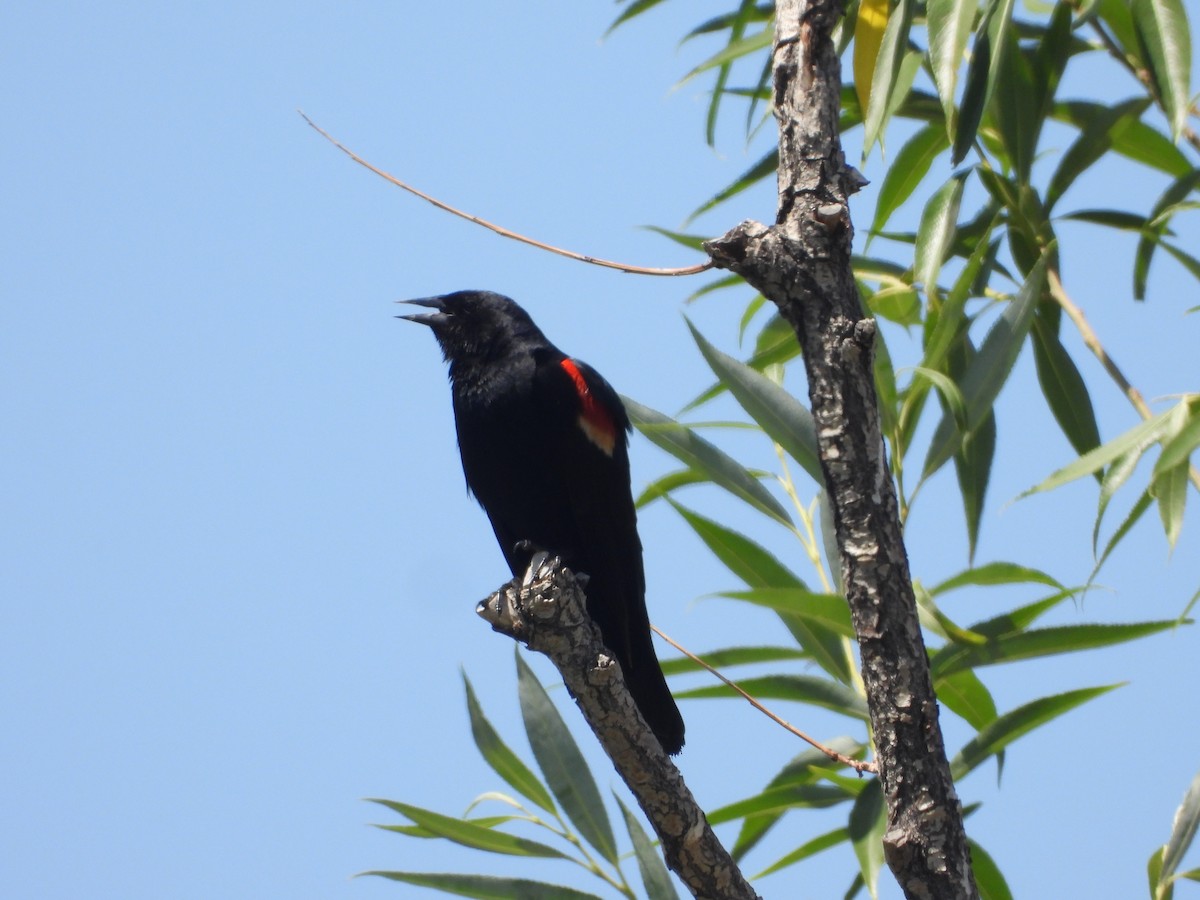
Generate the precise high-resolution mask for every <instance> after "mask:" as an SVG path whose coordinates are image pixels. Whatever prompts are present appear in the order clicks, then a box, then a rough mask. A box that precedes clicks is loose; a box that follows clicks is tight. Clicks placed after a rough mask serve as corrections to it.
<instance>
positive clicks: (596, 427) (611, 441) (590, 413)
mask: <svg viewBox="0 0 1200 900" xmlns="http://www.w3.org/2000/svg"><path fill="white" fill-rule="evenodd" d="M559 365H561V366H562V368H563V371H564V372H566V373H567V375H568V376H569V377H570V379H571V383H572V384H573V385H574V386H575V393H576V394H577V395H578V396H579V427H580V428H581V429H582V430H583V433H584V434H585V435H586V436H587V439H588V440H589V441H591V442H592V443H593V444H595V445H596V446H597V447H599V448H600V449H601V450H603V451H604V453H605V454H607V455H608V456H612V453H613V448H614V447H615V446H616V444H617V426H616V423H615V422H613V417H612V414H611V413H609V411H608V410H607V409H605V408H604V406H603V405H602V404H601V403H600V402H599V401H597V400H596V398H595V396H593V394H592V389H591V388H590V387H588V383H587V379H585V378H584V377H583V373H582V372H581V371H579V366H577V365H576V364H575V360H573V359H564V360H563V361H562V362H561V363H559Z"/></svg>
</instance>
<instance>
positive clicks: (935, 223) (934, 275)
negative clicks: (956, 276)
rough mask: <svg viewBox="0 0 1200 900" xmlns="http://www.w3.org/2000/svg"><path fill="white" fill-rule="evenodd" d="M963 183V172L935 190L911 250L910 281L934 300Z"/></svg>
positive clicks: (955, 223)
mask: <svg viewBox="0 0 1200 900" xmlns="http://www.w3.org/2000/svg"><path fill="white" fill-rule="evenodd" d="M965 181H966V174H965V173H961V172H960V173H959V174H957V175H955V176H954V177H953V178H951V179H950V180H949V181H947V182H946V183H945V184H943V185H942V186H941V187H940V188H938V190H937V192H936V193H935V194H934V195H933V196H932V197H930V198H929V202H928V203H926V204H925V209H924V210H923V211H922V212H921V223H920V225H919V226H918V227H917V245H916V248H915V249H914V254H915V255H914V261H913V281H914V282H915V283H917V284H920V285H921V286H922V287H923V288H924V290H925V295H926V296H927V297H930V298H935V299H936V297H937V295H938V286H937V280H938V273H940V272H941V270H942V263H943V262H945V259H946V254H947V253H948V252H949V251H950V245H951V243H952V242H953V240H954V229H955V227H956V226H957V225H958V210H959V206H960V204H961V203H962V195H963V184H964V183H965Z"/></svg>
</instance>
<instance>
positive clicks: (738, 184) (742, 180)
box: [686, 147, 779, 222]
mask: <svg viewBox="0 0 1200 900" xmlns="http://www.w3.org/2000/svg"><path fill="white" fill-rule="evenodd" d="M778 167H779V148H778V147H777V148H775V149H774V150H772V151H771V152H770V153H768V154H767V155H766V156H764V157H763V158H762V159H760V160H759V161H758V162H756V163H755V164H754V165H752V166H751V167H750V168H749V169H747V170H746V171H745V172H743V173H742V174H741V175H739V176H738V177H737V178H736V179H734V180H733V182H732V183H731V184H729V185H728V186H727V187H725V188H723V189H722V190H720V191H718V192H717V193H716V194H714V195H713V196H712V197H710V198H709V199H708V200H706V201H705V202H704V203H702V204H701V205H700V206H698V207H696V209H695V210H693V211H692V214H691V215H689V216H688V217H687V220H686V221H687V222H692V221H694V220H695V219H698V218H699V217H700V216H702V215H704V213H706V212H708V211H709V210H710V209H712V208H713V207H715V206H719V205H720V204H722V203H724V202H725V201H726V200H728V199H729V198H730V197H734V196H737V195H738V194H740V193H741V192H742V191H744V190H746V188H748V187H751V186H752V185H755V184H757V183H758V182H760V181H762V180H763V179H764V178H766V177H767V176H769V175H774V174H775V170H776V169H777V168H778Z"/></svg>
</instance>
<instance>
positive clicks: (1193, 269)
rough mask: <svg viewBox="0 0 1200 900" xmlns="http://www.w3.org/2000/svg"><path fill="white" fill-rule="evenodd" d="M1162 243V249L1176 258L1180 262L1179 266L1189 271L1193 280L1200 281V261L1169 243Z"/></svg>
mask: <svg viewBox="0 0 1200 900" xmlns="http://www.w3.org/2000/svg"><path fill="white" fill-rule="evenodd" d="M1161 243H1162V248H1163V249H1164V250H1166V251H1167V252H1168V253H1170V254H1171V255H1172V256H1173V257H1175V259H1177V260H1178V261H1179V264H1180V265H1182V266H1183V267H1184V268H1185V269H1187V270H1188V272H1189V273H1190V274H1191V276H1192V277H1193V278H1195V279H1197V280H1200V259H1197V258H1196V257H1194V256H1192V254H1190V253H1188V252H1187V251H1186V250H1181V249H1180V248H1179V247H1176V246H1175V245H1174V244H1172V243H1169V242H1168V241H1162V242H1161Z"/></svg>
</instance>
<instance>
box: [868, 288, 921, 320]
mask: <svg viewBox="0 0 1200 900" xmlns="http://www.w3.org/2000/svg"><path fill="white" fill-rule="evenodd" d="M864 293H866V292H864ZM865 299H866V301H867V307H868V308H869V309H870V310H871V312H873V313H874V314H875V315H877V316H879V317H880V318H881V319H887V320H888V321H889V322H895V323H896V324H897V325H903V326H904V327H905V328H911V327H912V326H914V325H920V324H921V298H920V297H919V296H918V295H917V292H916V291H915V290H913V289H912V288H910V287H908V286H907V285H904V286H900V285H897V286H896V287H890V288H884V289H882V290H879V291H875V292H874V293H872V294H869V295H868V296H867V297H866V298H865Z"/></svg>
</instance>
